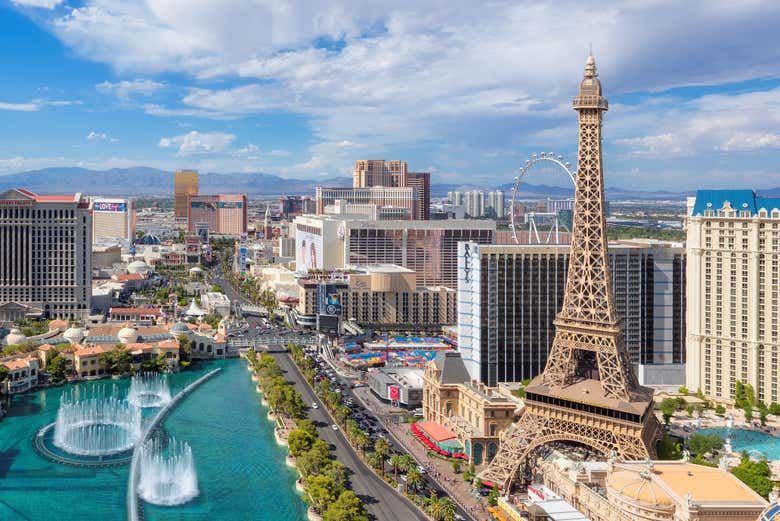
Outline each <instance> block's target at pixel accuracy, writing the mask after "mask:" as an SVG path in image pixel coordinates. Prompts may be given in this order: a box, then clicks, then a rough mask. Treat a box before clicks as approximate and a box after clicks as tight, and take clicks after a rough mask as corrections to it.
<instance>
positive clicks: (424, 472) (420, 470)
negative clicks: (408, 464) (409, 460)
mask: <svg viewBox="0 0 780 521" xmlns="http://www.w3.org/2000/svg"><path fill="white" fill-rule="evenodd" d="M417 471H418V472H419V473H420V474H427V473H428V471H427V470H425V467H423V466H422V465H417Z"/></svg>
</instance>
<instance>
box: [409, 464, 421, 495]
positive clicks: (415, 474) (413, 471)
mask: <svg viewBox="0 0 780 521" xmlns="http://www.w3.org/2000/svg"><path fill="white" fill-rule="evenodd" d="M423 483H425V478H424V477H423V475H422V473H421V472H420V471H419V470H417V467H412V468H410V469H409V470H408V471H407V472H406V492H407V493H408V492H409V487H412V489H413V490H416V489H417V486H418V485H422V484H423Z"/></svg>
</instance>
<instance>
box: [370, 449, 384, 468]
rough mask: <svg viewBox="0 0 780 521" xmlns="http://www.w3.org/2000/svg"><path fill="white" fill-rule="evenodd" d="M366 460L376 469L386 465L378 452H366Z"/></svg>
mask: <svg viewBox="0 0 780 521" xmlns="http://www.w3.org/2000/svg"><path fill="white" fill-rule="evenodd" d="M366 461H367V462H368V464H369V465H370V466H371V467H373V468H375V469H379V467H380V466H382V467H384V459H382V456H380V455H379V454H378V453H376V452H369V453H368V454H366Z"/></svg>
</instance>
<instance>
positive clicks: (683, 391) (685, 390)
mask: <svg viewBox="0 0 780 521" xmlns="http://www.w3.org/2000/svg"><path fill="white" fill-rule="evenodd" d="M677 392H678V393H680V394H681V395H683V396H688V388H687V387H685V386H684V385H681V386H680V387H679V388H678V389H677Z"/></svg>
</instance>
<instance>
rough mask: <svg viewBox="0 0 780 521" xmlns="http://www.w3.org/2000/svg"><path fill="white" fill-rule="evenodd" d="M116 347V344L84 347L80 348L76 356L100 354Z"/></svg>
mask: <svg viewBox="0 0 780 521" xmlns="http://www.w3.org/2000/svg"><path fill="white" fill-rule="evenodd" d="M113 348H114V346H111V347H107V346H90V347H84V348H82V349H79V350H78V351H76V352H75V353H74V354H75V355H76V356H92V355H99V354H102V353H108V352H109V351H111V350H112V349H113Z"/></svg>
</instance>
